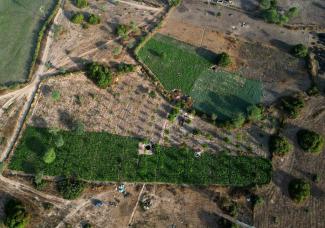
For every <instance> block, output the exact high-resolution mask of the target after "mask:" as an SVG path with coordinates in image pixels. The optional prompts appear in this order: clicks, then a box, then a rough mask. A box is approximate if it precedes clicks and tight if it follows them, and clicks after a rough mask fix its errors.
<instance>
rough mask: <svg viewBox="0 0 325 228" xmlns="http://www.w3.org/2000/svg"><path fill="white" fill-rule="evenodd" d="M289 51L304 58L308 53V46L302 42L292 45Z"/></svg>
mask: <svg viewBox="0 0 325 228" xmlns="http://www.w3.org/2000/svg"><path fill="white" fill-rule="evenodd" d="M291 53H292V54H293V55H294V56H295V57H297V58H305V57H306V56H307V55H308V48H307V47H306V46H305V45H303V44H297V45H294V46H293V47H292V49H291Z"/></svg>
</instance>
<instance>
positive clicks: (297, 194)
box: [288, 179, 310, 203]
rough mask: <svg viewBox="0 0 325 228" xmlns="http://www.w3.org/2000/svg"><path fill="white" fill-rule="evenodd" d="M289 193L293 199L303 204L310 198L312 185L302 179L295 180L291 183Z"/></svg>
mask: <svg viewBox="0 0 325 228" xmlns="http://www.w3.org/2000/svg"><path fill="white" fill-rule="evenodd" d="M288 191H289V195H290V197H291V199H293V200H294V201H295V202H297V203H301V202H303V201H305V200H306V199H307V198H308V197H309V196H310V184H309V183H307V182H306V181H304V180H302V179H294V180H292V181H291V182H290V183H289V187H288Z"/></svg>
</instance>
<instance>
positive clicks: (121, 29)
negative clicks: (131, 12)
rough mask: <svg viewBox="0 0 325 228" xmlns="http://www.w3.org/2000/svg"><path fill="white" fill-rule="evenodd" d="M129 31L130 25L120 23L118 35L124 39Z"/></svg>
mask: <svg viewBox="0 0 325 228" xmlns="http://www.w3.org/2000/svg"><path fill="white" fill-rule="evenodd" d="M128 31H129V26H127V25H122V24H120V25H118V26H117V28H116V35H118V36H120V37H122V38H123V39H124V38H126V37H127V35H128Z"/></svg>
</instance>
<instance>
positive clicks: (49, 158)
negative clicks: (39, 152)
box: [43, 147, 56, 164]
mask: <svg viewBox="0 0 325 228" xmlns="http://www.w3.org/2000/svg"><path fill="white" fill-rule="evenodd" d="M55 158H56V154H55V150H54V148H53V147H51V148H49V149H48V150H47V151H46V153H45V154H44V156H43V161H44V162H45V163H46V164H51V163H52V162H54V160H55Z"/></svg>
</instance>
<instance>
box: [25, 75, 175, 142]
mask: <svg viewBox="0 0 325 228" xmlns="http://www.w3.org/2000/svg"><path fill="white" fill-rule="evenodd" d="M72 85H73V86H72ZM154 90H155V88H154V86H153V85H152V84H151V83H150V81H148V80H147V79H146V78H145V77H144V74H142V73H130V74H126V75H122V76H119V77H118V81H117V82H115V83H114V84H113V85H112V86H111V87H109V88H108V89H99V88H97V87H96V86H95V85H94V83H93V82H92V81H90V80H88V79H87V78H86V77H85V76H84V75H83V73H79V74H73V75H71V76H68V77H60V78H53V79H49V80H47V81H45V82H43V83H42V85H41V89H40V96H39V100H38V101H37V105H36V107H35V109H34V111H33V114H32V116H31V118H30V120H29V124H31V125H34V126H38V127H58V128H62V129H67V130H68V129H70V128H71V127H72V124H73V122H74V121H76V120H79V121H82V122H83V123H84V124H85V127H86V130H87V131H97V132H98V131H108V132H111V133H113V134H119V135H129V136H138V137H145V138H149V139H152V140H153V141H156V142H157V141H159V139H160V136H161V133H162V130H163V126H164V124H165V122H166V117H167V113H168V111H169V104H168V103H167V102H166V101H165V100H164V99H163V98H162V97H161V96H160V95H158V94H157V93H156V92H155V94H156V96H155V97H150V96H149V93H150V92H151V91H154ZM53 91H58V92H59V93H60V99H59V100H58V101H55V100H53V98H52V96H51V94H52V92H53Z"/></svg>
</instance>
